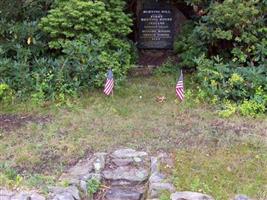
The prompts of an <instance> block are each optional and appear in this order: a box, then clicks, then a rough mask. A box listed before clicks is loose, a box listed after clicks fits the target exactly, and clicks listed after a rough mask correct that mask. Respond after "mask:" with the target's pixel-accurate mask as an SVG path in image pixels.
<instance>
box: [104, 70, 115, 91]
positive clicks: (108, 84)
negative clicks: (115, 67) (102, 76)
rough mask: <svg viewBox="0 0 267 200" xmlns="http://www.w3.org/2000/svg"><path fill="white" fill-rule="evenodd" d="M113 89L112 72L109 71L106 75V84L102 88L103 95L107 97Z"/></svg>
mask: <svg viewBox="0 0 267 200" xmlns="http://www.w3.org/2000/svg"><path fill="white" fill-rule="evenodd" d="M113 87H114V79H113V73H112V70H111V69H109V70H108V73H107V80H106V84H105V87H104V94H105V95H107V96H109V95H110V94H112V91H113Z"/></svg>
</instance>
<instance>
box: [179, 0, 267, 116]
mask: <svg viewBox="0 0 267 200" xmlns="http://www.w3.org/2000/svg"><path fill="white" fill-rule="evenodd" d="M187 2H188V3H190V4H191V5H194V6H198V7H201V8H202V9H203V10H204V11H203V13H204V14H203V16H202V17H200V18H199V21H198V23H195V24H194V25H190V24H189V25H186V26H185V27H184V30H183V32H182V33H183V34H181V36H180V37H179V38H177V41H176V43H175V50H176V52H177V53H178V54H179V56H180V58H181V65H182V66H183V67H196V68H197V70H198V81H199V82H200V85H201V89H202V90H204V91H205V93H206V96H208V97H209V99H210V100H211V101H212V102H215V101H216V102H217V103H219V102H221V103H222V102H228V103H225V105H224V106H223V107H226V110H227V113H232V112H233V110H239V111H240V112H241V114H244V115H250V114H249V113H251V115H252V116H255V114H256V113H264V112H265V111H266V100H265V99H266V93H267V90H266V83H267V80H266V70H267V68H266V66H267V59H266V58H267V28H266V17H265V13H266V11H267V2H266V1H259V0H256V1H254V0H224V1H219V0H216V1H213V2H211V1H205V0H200V1H198V0H197V1H195V0H189V1H187ZM190 29H191V30H192V31H191V32H189V31H187V30H190ZM257 90H262V94H260V95H258V96H260V97H258V96H257V95H256V93H257V92H256V91H257ZM223 104H224V103H223ZM235 104H237V105H236V107H238V106H239V105H240V106H241V107H240V109H229V108H232V107H234V106H233V105H235ZM229 105H231V106H229ZM249 107H251V109H249ZM228 111H229V112H228ZM227 115H228V114H227Z"/></svg>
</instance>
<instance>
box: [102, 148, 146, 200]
mask: <svg viewBox="0 0 267 200" xmlns="http://www.w3.org/2000/svg"><path fill="white" fill-rule="evenodd" d="M109 163H110V165H109V166H108V167H107V168H106V169H105V170H104V171H103V178H104V179H105V181H106V184H107V185H108V187H109V188H110V189H108V190H107V191H106V195H105V199H106V200H144V199H145V196H146V194H145V193H146V191H147V184H146V183H147V180H148V177H149V174H150V169H149V168H150V166H149V165H150V164H149V158H148V155H147V153H146V152H142V151H135V150H133V149H121V150H117V151H115V152H113V153H112V154H111V155H110V157H109Z"/></svg>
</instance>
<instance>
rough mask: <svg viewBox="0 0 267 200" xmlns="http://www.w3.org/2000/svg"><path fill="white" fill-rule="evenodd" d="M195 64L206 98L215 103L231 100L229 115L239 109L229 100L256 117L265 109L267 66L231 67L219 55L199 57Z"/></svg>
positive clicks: (246, 113)
mask: <svg viewBox="0 0 267 200" xmlns="http://www.w3.org/2000/svg"><path fill="white" fill-rule="evenodd" d="M196 63H197V66H198V81H199V82H201V86H202V89H203V90H204V91H205V93H206V97H207V98H209V99H210V101H213V100H214V99H216V103H218V101H220V102H225V100H228V101H226V102H225V105H224V106H226V107H227V109H226V110H227V112H228V111H229V112H230V113H229V112H228V114H229V116H230V115H231V114H233V113H235V112H236V111H237V109H235V108H233V104H231V103H230V102H235V103H237V104H240V112H241V114H243V115H251V116H255V115H256V114H257V113H265V112H266V109H267V87H266V86H267V85H266V83H267V68H266V67H265V66H259V67H254V66H251V67H232V66H231V65H230V64H229V63H223V62H222V60H221V59H220V58H219V57H216V58H213V60H211V59H207V58H205V57H204V56H202V57H200V58H199V59H196ZM229 101H230V102H229ZM249 107H250V109H249ZM230 110H231V111H230ZM250 111H251V112H250ZM228 114H227V115H228Z"/></svg>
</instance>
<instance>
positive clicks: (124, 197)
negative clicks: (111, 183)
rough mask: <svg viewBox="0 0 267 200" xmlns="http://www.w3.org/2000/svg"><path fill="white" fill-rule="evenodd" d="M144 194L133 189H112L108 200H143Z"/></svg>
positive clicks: (107, 195) (107, 196)
mask: <svg viewBox="0 0 267 200" xmlns="http://www.w3.org/2000/svg"><path fill="white" fill-rule="evenodd" d="M142 197H143V194H142V193H140V192H138V191H134V190H131V189H121V188H112V189H110V190H108V191H107V193H106V195H105V198H106V200H141V199H142Z"/></svg>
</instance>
